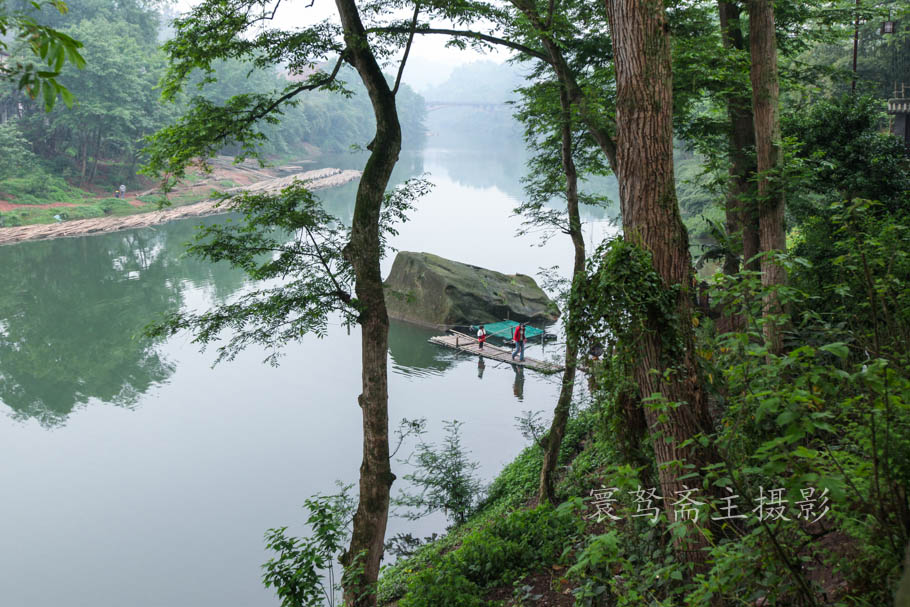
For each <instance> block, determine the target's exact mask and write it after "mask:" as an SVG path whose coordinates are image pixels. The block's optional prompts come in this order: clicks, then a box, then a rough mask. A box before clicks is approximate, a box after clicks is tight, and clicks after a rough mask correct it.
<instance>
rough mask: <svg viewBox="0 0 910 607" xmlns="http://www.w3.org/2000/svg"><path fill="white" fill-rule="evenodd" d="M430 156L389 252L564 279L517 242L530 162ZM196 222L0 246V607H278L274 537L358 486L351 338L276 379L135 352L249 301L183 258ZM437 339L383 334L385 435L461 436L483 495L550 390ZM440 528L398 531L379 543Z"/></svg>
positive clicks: (346, 191) (199, 360)
mask: <svg viewBox="0 0 910 607" xmlns="http://www.w3.org/2000/svg"><path fill="white" fill-rule="evenodd" d="M430 146H431V147H428V148H427V149H425V150H423V151H422V152H419V153H413V154H409V155H403V157H402V160H401V162H400V164H399V167H398V169H397V172H396V175H395V179H396V180H397V181H401V180H403V179H406V178H407V177H410V176H413V175H417V174H421V173H424V172H429V173H430V179H431V180H432V181H433V182H434V183H435V184H436V187H435V189H434V190H433V192H432V193H431V194H430V195H428V196H427V197H426V198H425V199H423V200H422V201H420V203H419V206H418V210H417V211H416V212H415V213H414V215H413V217H412V219H411V221H409V222H408V223H406V224H404V225H403V226H402V227H401V230H400V235H399V236H398V237H397V238H396V239H395V241H394V242H393V245H394V246H395V247H396V248H397V249H400V250H412V251H429V252H432V253H436V254H439V255H442V256H445V257H451V258H453V259H456V260H459V261H464V262H468V263H473V264H477V265H482V266H486V267H490V268H493V269H496V270H500V271H503V272H509V273H514V272H521V273H525V274H531V275H534V274H535V273H536V272H537V270H538V268H540V267H550V266H553V265H560V266H562V267H563V270H562V272H563V274H565V268H567V267H569V266H570V264H571V259H572V255H571V247H570V244H569V242H568V239H567V238H566V237H561V238H560V237H557V238H556V239H554V240H552V241H551V242H550V243H548V244H547V245H546V246H544V247H538V246H536V244H537V238H536V237H533V236H528V237H523V238H516V237H515V236H514V233H515V230H516V228H517V227H518V225H519V223H520V222H519V220H518V219H515V218H512V217H510V215H511V209H512V208H514V207H515V206H516V204H517V202H518V198H519V197H520V196H521V186H520V183H519V178H520V177H521V175H522V173H523V171H524V167H523V155H522V154H521V153H520V148H519V147H517V146H513V148H512V149H511V150H502V149H490V148H485V149H481V150H471V149H464V148H459V149H455V148H449V147H443V146H441V145H440V142H439V141H435V142H434V140H432V139H431V141H430ZM336 160H337V159H336ZM348 161H349V162H351V163H352V164H355V165H356V163H357V159H349V160H348ZM341 163H342V162H341V161H336V162H333V161H328V162H327V163H326V164H329V165H338V164H341ZM354 191H355V185H353V184H351V185H348V186H345V187H342V188H338V189H335V190H332V191H328V192H326V193H324V199H325V201H326V205H327V206H328V207H329V208H330V210H331V211H332V212H334V213H336V214H338V215H340V216H342V217H346V218H347V217H349V216H350V213H351V209H352V200H353V193H354ZM588 219H589V220H590V221H589V224H588V226H587V227H586V235H587V236H588V237H589V238H590V237H592V236H593V237H594V238H595V239H599V238H601V237H602V236H603V235H604V234H605V233H607V232H609V230H610V228H609V227H608V225H607V223H606V222H605V221H604V219H603V214H602V213H600V214H596V213H595V214H592V213H591V212H589V213H588ZM205 221H209V222H213V221H218V219H217V218H209V219H207V220H205ZM198 223H200V220H189V221H184V222H176V223H171V224H168V225H165V226H159V227H158V228H155V229H145V230H137V231H130V232H121V233H117V234H110V235H102V236H94V237H87V238H78V239H63V240H55V241H49V242H35V243H24V244H20V245H15V246H7V247H0V285H2V287H0V454H2V461H3V464H2V466H0V488H2V489H0V491H2V497H0V605H3V606H5V607H7V606H8V607H51V606H54V607H59V606H61V605H66V606H67V607H123V606H130V607H177V606H193V607H208V606H212V607H214V606H218V607H246V606H260V605H261V606H271V605H277V604H278V601H277V599H276V598H275V597H274V595H273V594H272V593H271V592H270V591H267V590H266V589H264V588H263V586H262V584H261V581H260V578H261V570H260V565H261V564H262V563H263V562H264V561H265V560H266V559H267V558H268V556H269V555H267V554H266V552H265V551H264V548H263V533H264V532H265V530H266V529H268V528H269V527H276V526H284V525H287V526H289V527H290V528H291V530H293V531H294V532H298V533H303V532H304V529H303V527H302V525H301V522H302V520H303V519H304V517H305V513H304V512H303V510H302V509H301V508H300V506H301V504H302V503H303V501H304V499H306V498H307V497H308V496H310V495H312V494H314V493H320V492H321V493H328V492H332V491H333V490H334V489H335V486H334V482H335V481H336V479H337V480H341V481H344V482H354V481H356V479H357V473H358V467H359V464H360V453H361V446H360V445H361V443H360V441H361V432H360V428H361V421H360V410H359V408H358V407H357V405H356V397H357V394H358V393H359V386H360V369H359V355H360V338H359V333H358V332H357V331H352V332H351V334H350V335H349V334H348V333H347V332H346V331H345V329H344V328H342V327H340V326H334V325H333V326H332V327H331V330H330V332H329V335H328V336H327V337H326V338H325V339H316V338H313V337H305V338H304V339H302V340H301V341H300V342H299V343H296V344H293V345H291V346H289V347H288V348H287V349H286V351H285V352H286V355H285V356H284V358H283V359H282V360H281V365H280V366H279V367H278V368H273V367H270V366H267V365H263V364H261V360H262V359H263V357H264V356H265V353H264V352H262V351H257V350H255V349H251V350H249V351H246V352H244V353H243V354H241V355H240V356H238V357H237V359H236V360H234V361H232V362H230V363H224V364H221V365H219V366H217V367H215V368H211V364H212V362H213V360H214V354H213V353H211V352H207V353H200V352H198V349H197V347H196V346H195V345H193V344H192V343H190V339H189V337H187V336H178V337H176V338H174V339H170V340H167V341H152V340H149V339H145V338H142V337H137V333H138V332H139V330H140V329H141V328H142V327H143V326H144V325H145V324H146V323H147V322H149V321H151V320H153V319H156V318H158V317H160V315H161V314H163V313H165V312H167V311H172V310H176V309H178V308H181V307H183V308H186V309H203V308H205V307H206V306H207V305H210V304H212V303H213V302H218V301H222V300H224V299H225V298H228V297H230V296H231V295H232V294H234V293H236V292H237V291H238V290H240V289H242V288H243V287H244V286H245V282H244V278H243V276H242V275H241V274H239V273H238V272H235V271H233V270H231V269H230V268H228V267H226V266H222V265H215V266H212V265H210V264H207V263H203V262H199V261H196V260H194V259H191V258H188V257H186V256H185V255H184V254H183V247H182V243H184V242H186V241H187V240H189V239H190V238H191V236H192V233H193V230H194V225H196V224H198ZM391 262H392V258H389V259H386V260H385V262H384V264H383V267H384V271H385V272H387V271H388V269H389V267H390V266H391ZM431 335H433V332H432V331H426V330H423V329H420V328H416V327H413V326H410V325H404V324H399V323H393V325H392V328H391V335H390V351H389V359H390V373H391V376H390V378H389V382H390V402H389V407H390V419H391V420H392V421H393V422H397V420H400V419H401V418H403V417H407V418H416V417H425V418H427V420H428V428H429V433H428V438H429V439H430V440H438V439H439V438H441V436H442V428H443V420H449V419H459V420H461V421H463V422H465V424H464V426H463V428H462V430H463V437H464V445H465V446H466V447H467V448H468V449H470V450H471V452H472V457H473V458H474V459H475V460H477V461H478V462H479V463H480V469H479V473H480V475H481V476H482V477H483V478H484V480H486V481H489V480H491V479H492V478H493V477H494V476H495V474H496V473H497V472H498V471H499V469H500V468H501V467H502V466H503V465H504V464H505V463H507V462H508V461H509V460H511V459H512V458H513V457H514V456H515V455H516V454H517V453H518V452H519V451H520V450H521V448H522V447H523V446H524V441H523V439H522V438H521V436H520V434H519V433H518V431H517V430H516V429H515V427H514V418H515V416H517V415H520V414H521V412H522V411H523V410H546V411H549V410H551V409H552V406H553V404H554V403H555V396H556V394H557V392H558V386H557V385H556V384H555V382H554V380H553V379H547V378H544V377H542V376H540V375H537V374H534V373H532V372H528V373H527V374H526V375H525V376H524V378H523V380H522V379H521V378H516V376H515V374H514V373H513V371H512V370H511V368H510V367H508V366H499V367H497V366H495V365H493V364H492V363H487V364H486V365H485V368H483V369H478V362H477V360H475V359H473V358H468V357H463V356H460V355H456V354H455V353H454V352H451V351H446V350H444V349H441V348H438V347H436V346H433V345H431V344H429V343H427V341H426V340H427V338H428V337H430V336H431ZM538 348H539V347H536V346H535V347H534V348H532V349H531V352H530V354H531V355H532V356H533V355H535V354H539V349H538ZM550 350H551V351H553V350H554V348H552V347H551V348H550ZM394 469H395V471H396V473H397V474H398V475H399V477H401V476H402V475H403V474H404V473H406V472H407V471H408V469H407V468H406V467H404V466H402V465H400V464H396V465H395V466H394ZM400 488H401V483H400V482H399V483H396V486H395V487H393V492H394V491H395V490H398V489H400ZM443 526H444V521H443V520H442V519H441V518H440V517H431V518H429V519H427V520H424V521H421V522H419V523H414V522H409V521H406V520H403V519H392V520H391V521H390V525H389V527H390V528H389V533H390V534H393V533H396V532H399V531H409V532H412V533H415V534H422V535H426V534H429V533H430V532H431V531H439V530H441V529H442V527H443Z"/></svg>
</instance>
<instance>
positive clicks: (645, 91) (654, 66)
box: [606, 0, 715, 563]
mask: <svg viewBox="0 0 910 607" xmlns="http://www.w3.org/2000/svg"><path fill="white" fill-rule="evenodd" d="M606 6H607V14H608V17H609V20H610V29H611V33H612V40H613V50H614V65H615V69H616V125H617V134H616V142H617V161H618V164H619V175H618V176H619V186H620V187H619V194H620V207H621V211H622V224H623V237H624V238H625V239H626V240H627V241H631V242H633V243H636V244H637V245H639V246H641V247H643V248H644V249H646V250H648V251H650V252H651V255H652V263H653V265H654V268H655V270H656V271H657V273H658V274H659V275H660V276H661V278H662V279H663V282H664V287H665V288H668V289H669V288H671V287H673V286H678V296H677V299H676V317H677V319H678V322H677V332H678V333H677V334H676V335H672V334H666V332H664V333H661V332H660V331H659V330H658V327H659V325H657V324H656V323H655V321H659V319H647V321H646V322H647V324H648V325H650V326H646V328H645V331H644V332H643V333H642V334H641V335H640V336H639V337H638V341H637V344H636V345H637V353H636V356H637V360H636V369H635V378H636V381H637V383H638V385H639V388H640V393H641V396H642V397H643V398H645V399H648V398H650V397H652V396H653V395H659V396H660V397H661V399H662V400H663V401H666V402H668V403H672V405H671V406H668V407H666V408H665V409H664V410H663V411H658V410H657V409H656V408H655V407H653V406H649V405H646V406H645V418H646V420H647V422H648V426H649V430H650V432H651V437H652V440H651V442H652V444H653V447H654V455H655V459H656V462H657V466H658V475H659V481H660V488H661V494H662V497H663V500H664V508H665V511H666V513H667V516H668V518H669V519H670V520H671V521H673V520H675V518H676V512H675V511H674V510H675V508H674V502H676V501H678V500H679V499H680V498H681V497H682V496H683V495H685V494H684V493H682V492H684V491H685V487H686V485H689V486H691V488H695V487H698V484H699V481H698V480H695V479H693V480H690V481H684V480H681V479H680V477H681V476H683V475H684V474H686V473H688V472H689V471H688V470H685V469H683V468H682V467H681V466H679V465H677V464H675V463H674V462H683V463H684V464H685V465H694V466H695V467H696V468H695V470H698V469H700V468H701V467H702V466H703V465H705V464H706V463H709V462H710V461H713V460H714V459H715V458H714V457H712V453H710V452H706V451H705V450H702V449H701V448H699V447H697V444H695V443H690V444H689V445H687V446H683V442H685V441H687V440H688V439H690V438H692V437H693V436H695V435H696V434H698V433H702V432H704V433H708V432H710V430H711V422H710V415H709V414H708V409H707V402H706V398H705V394H704V392H703V391H702V388H701V380H700V377H699V373H698V367H697V365H696V361H695V352H694V350H695V347H694V335H693V333H692V325H691V322H690V319H691V318H692V313H693V310H692V298H693V288H694V280H693V274H692V260H691V257H690V255H689V242H688V235H687V233H686V229H685V226H684V225H683V223H682V219H681V217H680V214H679V205H678V202H677V198H676V187H675V183H674V175H673V86H672V85H673V83H672V72H671V67H670V37H669V32H668V28H667V22H666V16H665V13H664V6H663V2H662V1H661V0H649V1H642V0H606ZM671 347H675V349H676V350H677V351H678V353H679V355H678V357H677V358H676V359H675V360H669V358H670V357H669V356H668V352H669V351H670V348H671ZM705 545H706V544H705V541H704V538H703V537H702V536H701V535H700V534H695V535H694V536H693V534H689V535H688V536H687V537H686V538H684V539H681V540H677V541H676V542H675V549H676V551H677V553H678V555H679V558H680V559H681V560H685V561H689V562H696V563H701V562H703V561H704V559H705V556H706V555H705V553H704V551H703V548H704V547H705Z"/></svg>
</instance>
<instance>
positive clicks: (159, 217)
mask: <svg viewBox="0 0 910 607" xmlns="http://www.w3.org/2000/svg"><path fill="white" fill-rule="evenodd" d="M360 175H361V172H360V171H355V170H341V169H334V168H325V169H317V170H313V171H304V172H299V173H292V174H290V175H285V176H283V177H275V178H269V177H270V176H269V175H267V174H263V177H264V178H263V179H262V180H260V181H256V182H253V183H250V184H249V185H243V186H240V187H234V188H228V189H226V190H224V192H225V193H227V194H240V193H241V192H277V191H279V190H281V189H282V188H284V187H287V186H288V185H290V184H291V183H292V182H293V181H295V180H300V181H304V182H307V183H308V187H309V189H311V190H322V189H326V188H331V187H336V186H339V185H343V184H345V183H349V182H351V181H354V180H355V179H359V178H360ZM230 211H231V205H230V202H229V201H227V202H224V201H222V200H221V199H220V198H212V199H208V200H203V201H202V202H197V203H195V204H189V205H186V206H179V207H170V208H165V209H161V210H157V211H148V212H137V213H136V214H133V215H119V216H116V215H115V216H104V217H94V218H91V219H76V220H71V221H61V222H58V223H51V224H32V225H24V226H14V227H7V228H0V245H5V244H14V243H17V242H24V241H27V240H44V239H48V238H66V237H73V236H86V235H89V234H101V233H106V232H117V231H120V230H129V229H133V228H145V227H150V226H155V225H160V224H163V223H167V222H169V221H174V220H177V219H184V218H187V217H203V216H206V215H217V214H220V213H229V212H230Z"/></svg>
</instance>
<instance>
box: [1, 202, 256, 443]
mask: <svg viewBox="0 0 910 607" xmlns="http://www.w3.org/2000/svg"><path fill="white" fill-rule="evenodd" d="M209 221H213V220H212V219H209ZM194 223H198V220H197V221H196V222H194ZM194 223H188V222H178V223H172V224H168V225H167V226H162V228H160V229H157V230H152V229H145V230H133V231H129V232H118V233H116V234H109V235H103V236H93V237H87V238H79V239H61V240H52V241H44V242H32V243H24V244H20V245H15V246H6V247H0V284H3V285H4V286H5V288H4V290H3V291H2V292H0V402H2V403H4V404H6V405H7V406H8V407H10V408H11V409H12V415H13V417H14V418H17V419H36V420H37V421H38V422H39V423H40V424H42V425H44V426H56V425H59V424H62V423H64V422H65V421H66V419H67V417H68V416H69V414H70V413H71V412H72V411H73V409H74V408H76V407H77V406H79V405H82V404H85V403H87V402H88V401H89V400H90V399H97V400H99V401H101V402H105V403H110V404H113V405H115V406H118V407H132V406H134V405H135V404H136V403H137V401H138V400H139V397H140V396H141V395H142V394H143V393H145V392H146V391H148V390H149V388H151V387H152V386H154V385H156V384H159V383H161V382H164V381H166V380H167V378H168V377H169V376H170V375H171V374H172V373H173V372H174V366H173V364H171V363H169V362H168V361H167V360H165V359H164V358H163V357H162V356H161V355H160V354H159V352H158V349H157V347H156V345H157V344H156V343H155V342H154V341H153V340H151V339H148V338H145V337H142V336H140V332H141V330H142V328H143V327H144V326H145V325H146V324H147V323H148V322H150V321H151V320H153V319H155V318H159V317H160V316H161V315H162V314H164V313H166V312H168V311H170V310H175V309H177V308H178V307H179V306H180V305H182V303H183V302H184V293H185V291H186V290H187V288H189V287H192V286H194V285H207V286H209V287H211V295H212V297H214V298H215V299H221V298H223V297H226V296H227V295H228V294H230V293H232V292H233V291H235V290H236V289H237V288H238V287H239V286H240V285H241V284H242V281H243V277H242V275H240V274H239V273H237V272H233V271H231V270H230V269H229V268H227V267H226V266H222V265H212V264H209V263H203V262H200V261H198V260H194V259H192V258H189V257H186V256H184V255H182V254H181V252H182V250H183V247H182V243H183V242H185V241H187V240H189V239H190V238H191V236H192V231H193V226H194Z"/></svg>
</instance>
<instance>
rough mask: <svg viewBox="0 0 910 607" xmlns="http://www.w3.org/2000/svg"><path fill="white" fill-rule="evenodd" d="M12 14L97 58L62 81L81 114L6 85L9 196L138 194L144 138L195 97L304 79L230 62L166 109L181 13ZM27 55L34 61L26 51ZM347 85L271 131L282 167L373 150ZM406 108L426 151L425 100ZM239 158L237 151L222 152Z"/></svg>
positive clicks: (367, 123) (1, 161)
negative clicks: (166, 80) (170, 56)
mask: <svg viewBox="0 0 910 607" xmlns="http://www.w3.org/2000/svg"><path fill="white" fill-rule="evenodd" d="M6 4H7V5H8V6H7V8H8V9H9V10H10V11H14V10H21V11H25V12H28V11H30V10H31V11H32V12H33V13H34V15H35V18H36V20H37V21H39V22H41V23H44V24H46V25H49V26H51V27H54V28H56V29H58V30H60V31H62V32H64V33H66V34H68V35H70V36H72V37H73V38H75V39H76V40H79V41H81V42H82V43H83V44H84V48H83V49H82V51H83V52H82V55H83V56H84V57H85V59H86V66H85V68H84V69H82V70H79V69H76V68H75V67H73V66H71V65H69V64H67V65H66V66H65V67H64V70H63V75H62V76H61V77H60V79H59V80H60V81H61V83H63V84H64V85H65V86H66V87H67V88H68V89H69V90H70V92H72V93H73V95H74V96H75V97H76V103H75V105H74V107H73V108H72V109H67V108H66V107H65V106H64V105H63V104H62V103H61V104H59V105H58V106H57V107H56V108H54V109H53V110H52V111H51V112H49V113H48V112H45V109H44V106H43V104H42V103H41V102H40V101H39V100H32V99H30V98H29V97H28V96H27V95H26V94H24V93H23V92H20V91H18V90H17V83H16V82H14V81H0V183H2V182H7V183H6V184H5V185H6V186H7V187H4V188H0V189H3V190H6V191H15V192H21V193H23V194H30V195H34V196H35V197H37V198H57V199H59V200H61V201H65V200H67V199H68V195H73V194H72V188H71V186H78V187H80V188H82V189H88V190H94V191H101V192H103V191H110V190H112V189H113V187H115V186H116V185H117V184H119V183H127V184H135V183H136V182H137V180H138V177H137V171H138V170H139V168H140V167H141V165H142V162H143V158H142V151H143V147H144V143H145V137H146V136H148V135H150V134H152V133H154V132H155V131H157V130H158V129H160V128H161V127H163V126H165V125H167V124H170V123H172V122H173V121H174V120H175V119H176V118H177V116H179V115H181V114H182V113H183V112H184V111H185V109H186V106H187V103H188V101H189V99H191V98H192V97H193V96H196V95H203V96H204V97H206V98H207V99H209V100H210V101H212V102H215V103H223V102H225V101H226V100H227V99H228V98H230V97H232V96H234V95H238V94H241V93H242V92H243V91H248V90H250V89H251V88H252V89H254V90H256V91H260V92H269V91H273V90H280V89H282V88H284V87H285V86H287V85H288V84H289V81H290V79H294V78H296V79H301V78H302V77H301V76H296V77H295V76H291V75H288V74H286V73H279V71H277V70H272V69H260V68H256V67H254V66H252V65H249V64H242V63H239V62H236V61H226V62H220V63H219V64H218V65H217V66H215V71H216V73H215V76H216V77H217V81H216V82H213V83H210V84H206V86H205V87H204V89H200V88H199V87H198V86H197V85H198V84H200V83H202V81H203V79H204V76H205V75H204V74H203V73H201V72H200V73H198V74H196V76H195V78H194V81H193V83H192V84H191V85H190V86H189V87H187V89H186V91H185V92H184V93H183V95H182V98H181V99H180V100H179V101H178V102H177V103H175V104H164V103H162V102H161V101H160V100H159V95H160V90H159V88H158V83H159V81H160V79H161V77H162V76H163V74H164V72H165V69H166V63H165V57H164V54H163V52H162V51H161V49H160V48H159V46H160V44H161V43H162V42H164V41H165V40H166V39H167V38H168V36H169V35H170V27H169V23H170V21H171V19H172V18H173V17H174V15H173V14H172V13H169V12H167V10H161V9H160V8H159V6H156V5H155V4H151V3H147V2H142V1H141V0H123V1H122V2H117V3H116V5H115V4H113V3H111V2H109V1H107V0H71V1H68V2H67V4H68V6H69V12H68V13H67V14H65V15H61V14H60V13H58V12H56V11H52V10H47V9H45V10H41V11H34V9H32V8H30V3H29V2H27V1H25V0H11V1H9V2H7V3H6ZM20 50H21V51H23V53H24V56H25V57H26V58H27V56H28V55H27V53H25V49H20ZM11 51H12V53H13V56H12V57H11V58H10V59H9V60H11V61H15V60H16V58H17V49H15V48H11ZM342 75H343V76H342V80H343V81H344V82H345V83H347V86H346V88H348V89H349V90H350V91H351V92H352V95H351V96H350V97H348V98H347V99H345V98H343V97H341V96H340V95H339V94H337V93H328V92H313V93H311V94H308V95H306V96H304V97H303V98H301V99H300V102H299V104H298V105H297V106H296V107H293V108H290V109H289V110H288V111H287V112H286V113H285V114H284V116H282V118H281V122H280V124H264V125H263V126H262V127H261V132H262V134H263V135H265V138H264V140H263V143H262V146H261V147H260V149H259V152H260V153H261V154H262V155H263V156H265V157H270V158H274V159H279V160H280V159H293V158H300V157H302V156H312V155H315V154H318V153H319V152H327V153H331V152H340V151H344V150H347V149H349V148H350V147H351V146H366V144H367V143H369V141H370V138H371V137H372V133H373V131H374V117H373V111H372V108H371V106H370V103H369V99H368V97H367V95H366V93H365V90H364V89H363V86H362V84H361V83H360V80H359V78H357V77H356V75H355V74H354V73H353V71H351V72H349V73H348V72H343V73H342ZM250 83H252V84H253V86H252V87H251V86H250ZM398 107H399V112H400V115H401V121H402V130H403V139H404V145H405V146H406V147H417V146H420V145H422V143H423V139H424V137H425V127H424V118H425V113H426V112H425V108H424V100H423V98H422V97H421V96H420V95H418V94H417V93H415V92H414V91H413V90H411V89H410V88H409V87H408V86H406V85H403V86H402V90H401V91H400V92H399V95H398ZM237 151H238V149H237V148H236V147H232V146H228V147H226V148H225V149H224V150H223V153H225V154H228V155H233V154H235V153H236V152H237ZM64 179H65V181H64ZM10 180H12V181H13V183H8V182H9V181H10ZM67 182H68V184H67Z"/></svg>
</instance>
